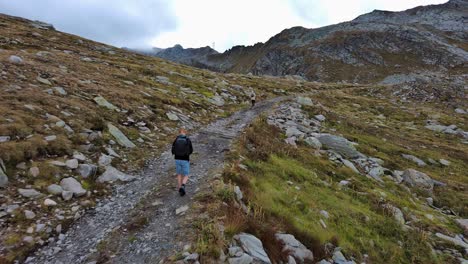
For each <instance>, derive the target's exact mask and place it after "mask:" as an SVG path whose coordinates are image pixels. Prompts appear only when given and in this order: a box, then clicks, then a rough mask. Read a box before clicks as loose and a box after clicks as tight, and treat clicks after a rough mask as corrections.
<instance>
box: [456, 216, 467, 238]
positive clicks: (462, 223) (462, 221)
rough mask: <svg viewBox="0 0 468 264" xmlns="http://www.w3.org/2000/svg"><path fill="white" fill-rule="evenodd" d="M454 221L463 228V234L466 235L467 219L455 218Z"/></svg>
mask: <svg viewBox="0 0 468 264" xmlns="http://www.w3.org/2000/svg"><path fill="white" fill-rule="evenodd" d="M455 222H457V224H458V225H459V226H460V227H461V228H463V231H464V233H465V236H468V219H455Z"/></svg>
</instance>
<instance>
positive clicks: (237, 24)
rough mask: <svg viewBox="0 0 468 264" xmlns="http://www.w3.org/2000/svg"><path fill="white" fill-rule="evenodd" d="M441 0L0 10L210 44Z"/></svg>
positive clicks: (132, 2)
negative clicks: (379, 10) (378, 10)
mask: <svg viewBox="0 0 468 264" xmlns="http://www.w3.org/2000/svg"><path fill="white" fill-rule="evenodd" d="M446 1H447V0H41V1H39V0H0V13H5V14H9V15H15V16H21V17H26V18H29V19H37V20H41V21H45V22H49V23H52V24H54V26H55V27H56V28H57V29H58V30H61V31H65V32H69V33H73V34H76V35H80V36H83V37H86V38H90V39H93V40H96V41H100V42H104V43H108V44H111V45H115V46H117V47H122V46H125V47H132V48H146V47H151V46H155V47H162V48H165V47H171V46H173V45H175V44H177V43H179V44H181V45H182V46H184V47H203V46H213V43H214V44H215V48H216V49H217V50H218V51H224V50H226V49H229V48H230V47H232V46H234V45H252V44H255V43H257V42H265V41H267V40H268V39H269V38H270V37H272V36H273V35H275V34H277V33H279V32H280V31H282V30H283V29H285V28H290V27H293V26H303V27H308V28H313V27H320V26H325V25H329V24H334V23H339V22H343V21H348V20H351V19H353V18H355V17H357V16H359V15H360V14H363V13H367V12H370V11H372V10H374V9H381V10H392V11H400V10H405V9H408V8H412V7H415V6H418V5H429V4H440V3H444V2H446Z"/></svg>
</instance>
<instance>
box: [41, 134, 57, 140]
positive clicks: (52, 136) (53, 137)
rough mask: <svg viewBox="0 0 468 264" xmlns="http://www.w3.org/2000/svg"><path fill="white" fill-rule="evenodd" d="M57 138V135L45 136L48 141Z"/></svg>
mask: <svg viewBox="0 0 468 264" xmlns="http://www.w3.org/2000/svg"><path fill="white" fill-rule="evenodd" d="M56 139H57V136H56V135H51V136H45V137H44V140H45V141H48V142H50V141H55V140H56Z"/></svg>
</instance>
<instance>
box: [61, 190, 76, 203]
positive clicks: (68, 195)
mask: <svg viewBox="0 0 468 264" xmlns="http://www.w3.org/2000/svg"><path fill="white" fill-rule="evenodd" d="M62 198H63V200H64V201H69V200H71V199H72V198H73V192H70V191H62Z"/></svg>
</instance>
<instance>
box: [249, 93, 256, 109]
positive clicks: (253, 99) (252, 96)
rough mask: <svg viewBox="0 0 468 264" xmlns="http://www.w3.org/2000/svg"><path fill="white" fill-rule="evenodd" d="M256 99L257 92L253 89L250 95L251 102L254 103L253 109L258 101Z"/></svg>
mask: <svg viewBox="0 0 468 264" xmlns="http://www.w3.org/2000/svg"><path fill="white" fill-rule="evenodd" d="M256 97H257V96H256V95H255V92H254V90H253V89H252V92H251V93H250V100H251V101H252V107H254V106H255V99H256ZM252 107H251V108H252Z"/></svg>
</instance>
